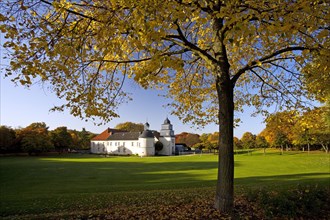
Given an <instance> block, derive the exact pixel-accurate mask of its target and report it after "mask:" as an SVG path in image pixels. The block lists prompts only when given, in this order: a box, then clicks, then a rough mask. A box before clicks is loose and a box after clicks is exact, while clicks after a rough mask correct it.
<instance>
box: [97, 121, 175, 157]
mask: <svg viewBox="0 0 330 220" xmlns="http://www.w3.org/2000/svg"><path fill="white" fill-rule="evenodd" d="M149 127H150V126H149V123H148V122H147V123H145V125H144V131H143V132H127V131H123V130H118V129H110V128H108V129H106V130H105V131H103V132H102V133H101V134H99V135H97V136H96V137H94V138H93V139H92V140H91V153H94V154H116V155H130V154H136V155H139V156H154V155H174V154H175V136H174V131H173V126H172V124H171V122H170V120H169V119H168V118H166V119H165V121H164V123H163V124H162V125H161V130H160V132H157V131H153V130H149Z"/></svg>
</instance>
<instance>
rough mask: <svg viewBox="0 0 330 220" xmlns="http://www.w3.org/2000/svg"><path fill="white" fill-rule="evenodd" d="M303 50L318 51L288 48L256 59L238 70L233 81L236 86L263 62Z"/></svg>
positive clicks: (297, 47) (304, 48)
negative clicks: (244, 74)
mask: <svg viewBox="0 0 330 220" xmlns="http://www.w3.org/2000/svg"><path fill="white" fill-rule="evenodd" d="M303 50H316V49H315V48H307V47H300V46H296V47H290V46H289V47H286V48H283V49H280V50H277V51H275V52H273V53H271V54H268V55H266V56H264V57H262V58H260V59H256V60H254V61H252V62H250V63H249V64H246V65H245V66H244V67H243V68H241V69H240V70H238V71H237V72H236V74H234V76H233V77H232V79H231V81H232V83H233V84H235V83H236V82H237V80H238V79H239V77H240V76H241V75H242V74H243V73H245V72H246V71H248V70H252V69H253V68H255V67H257V66H256V65H257V64H258V63H259V62H261V63H263V62H264V63H266V62H267V60H268V59H271V58H273V57H276V56H278V55H280V54H283V53H286V52H292V51H303Z"/></svg>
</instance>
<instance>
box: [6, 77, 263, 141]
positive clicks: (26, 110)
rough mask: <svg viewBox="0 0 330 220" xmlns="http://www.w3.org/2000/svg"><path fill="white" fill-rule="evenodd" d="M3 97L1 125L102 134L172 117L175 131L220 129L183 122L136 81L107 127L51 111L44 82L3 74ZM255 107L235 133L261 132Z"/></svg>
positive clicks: (52, 97) (154, 126) (156, 125)
mask: <svg viewBox="0 0 330 220" xmlns="http://www.w3.org/2000/svg"><path fill="white" fill-rule="evenodd" d="M0 80H1V94H0V95H1V96H0V98H1V100H0V102H1V103H0V110H1V115H0V123H1V125H7V126H11V127H13V128H16V127H26V126H28V125H29V124H31V123H33V122H45V123H46V124H47V125H48V126H49V128H50V129H55V128H56V127H59V126H67V127H68V128H69V129H76V130H81V129H82V128H86V129H87V130H89V131H92V132H95V133H100V132H102V131H103V130H104V129H106V128H107V127H114V126H115V125H116V124H118V123H122V122H126V121H131V122H136V123H145V122H146V121H147V120H148V122H149V124H150V127H151V129H154V130H159V129H160V126H161V124H162V123H163V121H164V119H165V118H166V117H167V116H168V118H169V119H170V120H171V122H172V124H173V127H174V130H175V133H176V134H178V133H181V132H184V131H186V132H192V133H198V134H201V133H213V132H215V131H217V130H218V127H217V126H216V125H215V124H211V125H208V126H206V127H205V128H204V129H198V128H197V127H194V126H192V125H191V124H183V123H182V122H181V121H180V120H179V119H178V118H177V117H176V116H172V115H170V112H171V110H170V109H168V108H165V107H163V105H166V104H167V102H168V100H166V99H165V98H163V97H160V96H158V92H157V91H155V90H144V89H142V88H140V87H139V86H138V85H136V84H131V85H129V90H130V92H131V93H132V97H133V101H130V102H128V103H124V104H122V105H121V106H120V107H119V109H118V112H119V114H120V116H121V117H120V118H116V119H113V120H112V121H111V122H110V123H107V124H105V125H103V126H96V125H94V123H93V122H91V121H90V122H85V121H83V120H81V119H79V118H76V117H74V116H72V115H70V114H69V113H68V112H50V111H49V109H50V108H52V107H53V106H54V105H56V104H59V103H60V102H61V100H59V99H58V98H57V97H56V96H55V95H54V94H52V93H51V92H50V91H48V90H47V89H44V88H42V87H41V86H40V85H34V86H32V87H31V88H30V89H26V88H24V87H23V86H15V84H14V83H13V82H11V81H10V79H9V78H4V77H3V73H2V74H1V79H0ZM250 114H251V109H249V108H246V109H245V111H244V113H239V114H238V115H239V117H240V118H241V119H242V121H243V122H242V123H241V124H240V126H239V127H238V128H236V129H235V136H237V137H239V138H240V137H241V136H242V134H243V133H244V132H246V131H250V132H252V133H254V134H258V133H259V132H260V131H262V129H263V128H264V127H265V125H264V124H263V123H262V121H263V119H262V118H261V117H251V116H250Z"/></svg>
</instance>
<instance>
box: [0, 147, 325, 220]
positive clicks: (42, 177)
mask: <svg viewBox="0 0 330 220" xmlns="http://www.w3.org/2000/svg"><path fill="white" fill-rule="evenodd" d="M329 165H330V157H329V155H327V154H324V153H310V154H307V153H301V152H288V153H285V154H284V155H280V154H279V153H278V152H272V153H268V154H267V155H266V156H264V155H263V154H262V153H261V152H253V154H252V155H247V154H241V155H235V189H236V193H242V192H244V191H247V190H250V189H258V188H261V187H262V188H274V187H277V188H278V187H280V188H283V189H285V188H287V187H288V188H290V187H295V186H297V185H298V184H300V185H315V184H318V185H321V186H328V185H329V181H330V170H329V169H330V168H329ZM216 176H217V156H216V155H206V154H204V155H201V156H200V155H192V156H174V157H144V158H140V157H102V156H97V155H60V156H55V157H3V158H0V178H1V182H0V199H1V201H0V216H8V215H14V214H16V215H21V214H42V213H56V212H70V211H77V210H78V211H79V210H81V211H86V210H92V209H94V210H95V209H103V208H107V207H111V206H114V205H117V204H121V203H124V204H127V205H129V204H130V203H132V204H136V203H139V204H140V203H141V204H143V203H152V201H154V199H159V198H162V199H163V201H166V200H168V201H171V200H172V199H173V198H172V197H173V195H177V194H180V195H181V197H185V195H186V194H185V192H187V195H186V196H187V197H189V196H190V198H188V199H194V198H195V197H196V196H201V195H202V194H203V192H207V193H209V194H211V195H212V193H213V192H214V189H215V184H216ZM211 197H212V196H211ZM211 197H210V198H211Z"/></svg>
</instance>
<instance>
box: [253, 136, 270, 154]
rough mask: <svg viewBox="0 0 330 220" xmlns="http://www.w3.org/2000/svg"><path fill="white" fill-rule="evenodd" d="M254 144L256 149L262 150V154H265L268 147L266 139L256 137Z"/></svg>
mask: <svg viewBox="0 0 330 220" xmlns="http://www.w3.org/2000/svg"><path fill="white" fill-rule="evenodd" d="M255 143H256V146H257V147H258V148H263V149H264V154H266V148H267V147H268V146H269V144H268V142H267V141H266V138H265V137H264V136H261V135H258V136H257V137H256V142H255Z"/></svg>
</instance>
